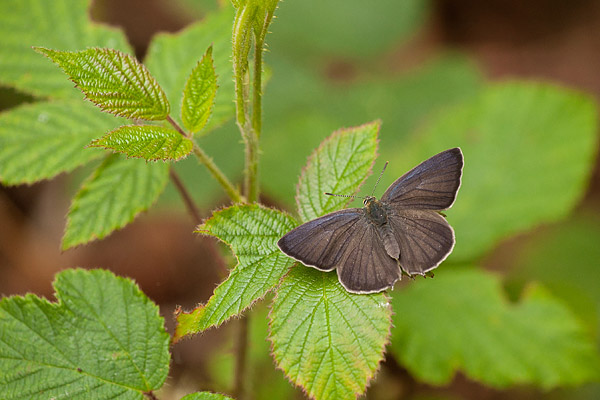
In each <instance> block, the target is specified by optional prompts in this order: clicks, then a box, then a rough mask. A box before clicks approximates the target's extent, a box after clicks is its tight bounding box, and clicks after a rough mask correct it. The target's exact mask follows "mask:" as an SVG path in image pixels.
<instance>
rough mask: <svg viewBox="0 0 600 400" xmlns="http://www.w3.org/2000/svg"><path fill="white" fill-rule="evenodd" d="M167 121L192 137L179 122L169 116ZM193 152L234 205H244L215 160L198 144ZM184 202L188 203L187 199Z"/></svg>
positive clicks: (177, 129) (242, 199)
mask: <svg viewBox="0 0 600 400" xmlns="http://www.w3.org/2000/svg"><path fill="white" fill-rule="evenodd" d="M167 121H169V123H170V124H171V125H172V126H173V127H174V128H175V130H176V131H177V132H179V133H181V135H182V136H183V137H186V138H190V136H189V135H188V134H187V133H185V131H184V130H183V129H182V128H181V126H179V124H178V123H177V121H175V120H174V119H173V118H171V116H167ZM190 139H191V138H190ZM193 151H194V155H196V157H197V158H198V160H199V161H200V163H202V164H204V166H205V167H206V168H207V169H208V172H210V174H211V175H212V176H213V178H215V179H216V181H217V182H219V184H220V185H221V186H222V187H223V189H224V190H225V193H227V195H228V196H229V198H230V199H231V201H233V202H234V203H243V202H244V198H243V197H242V195H241V194H240V192H239V191H238V190H237V189H236V187H235V186H233V184H232V183H231V182H230V181H229V179H227V177H226V176H225V174H224V173H223V172H222V171H221V170H220V169H219V167H217V164H215V162H214V161H213V159H212V158H211V157H209V156H208V154H206V153H205V152H204V150H202V148H201V147H200V146H198V144H196V142H194V147H193ZM178 189H179V188H178ZM184 201H186V200H185V198H184Z"/></svg>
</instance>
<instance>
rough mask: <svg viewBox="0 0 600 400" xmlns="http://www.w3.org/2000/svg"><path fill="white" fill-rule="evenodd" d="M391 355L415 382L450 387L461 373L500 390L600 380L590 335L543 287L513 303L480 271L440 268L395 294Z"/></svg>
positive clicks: (497, 285) (534, 288)
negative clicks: (515, 386)
mask: <svg viewBox="0 0 600 400" xmlns="http://www.w3.org/2000/svg"><path fill="white" fill-rule="evenodd" d="M392 304H393V307H394V310H395V316H394V328H393V330H392V348H391V350H392V353H393V354H394V356H396V357H397V358H398V359H399V360H401V361H402V363H403V365H404V366H405V367H406V368H408V369H409V370H410V372H411V373H412V374H413V375H414V376H415V377H417V378H418V379H420V380H422V381H425V382H428V383H432V384H437V385H440V384H445V383H448V382H449V381H450V379H451V378H452V376H453V374H454V372H455V371H456V370H460V371H461V372H463V373H464V374H465V375H467V376H468V377H470V378H471V379H475V380H478V381H481V382H483V383H485V384H488V385H491V386H495V387H506V386H509V385H515V384H535V385H539V386H541V387H543V388H546V389H548V388H552V387H556V386H558V385H574V384H581V383H582V382H587V381H590V380H592V379H597V378H598V377H599V373H598V372H599V371H600V359H599V358H598V354H597V350H596V348H595V345H594V343H593V341H592V340H591V338H590V337H589V334H588V333H587V332H585V330H584V329H583V328H582V327H581V325H580V323H579V321H578V320H577V319H576V318H575V317H574V316H573V315H572V314H571V313H570V311H569V310H568V309H567V308H566V307H565V306H564V305H563V304H562V303H560V302H559V301H557V300H556V299H555V298H554V297H553V296H551V295H550V294H549V293H548V292H547V291H546V290H544V289H543V288H542V287H539V286H534V287H531V288H529V290H528V291H527V293H526V294H525V296H524V298H523V299H521V300H520V301H519V302H518V303H517V304H511V303H509V302H508V300H507V299H506V298H505V296H504V294H503V291H502V287H501V285H500V282H499V280H498V279H497V278H495V277H493V276H492V275H490V274H488V273H484V272H481V271H477V270H466V269H463V270H454V271H447V270H445V271H443V272H441V273H439V274H436V276H435V278H434V279H432V280H430V279H427V280H417V281H415V282H412V283H411V284H410V286H408V287H406V288H404V289H403V290H401V291H396V292H394V294H393V300H392Z"/></svg>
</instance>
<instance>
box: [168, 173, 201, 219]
mask: <svg viewBox="0 0 600 400" xmlns="http://www.w3.org/2000/svg"><path fill="white" fill-rule="evenodd" d="M169 175H170V176H171V180H172V181H173V184H174V185H175V187H176V188H177V191H179V195H180V196H181V198H182V199H183V202H184V203H185V207H186V208H187V210H188V212H189V213H190V215H191V216H192V218H193V219H194V223H195V224H196V225H200V224H201V223H202V217H201V216H200V211H198V207H196V204H194V201H193V200H192V196H190V193H189V192H188V190H187V189H186V187H185V186H184V185H183V182H182V181H181V179H180V178H179V175H177V172H175V169H174V168H173V166H171V168H170V169H169Z"/></svg>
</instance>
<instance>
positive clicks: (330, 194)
mask: <svg viewBox="0 0 600 400" xmlns="http://www.w3.org/2000/svg"><path fill="white" fill-rule="evenodd" d="M325 194H326V195H327V196H336V197H352V198H353V199H354V198H356V197H358V198H359V199H362V198H363V197H361V196H355V195H353V194H334V193H328V192H325Z"/></svg>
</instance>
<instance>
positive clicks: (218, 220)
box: [175, 204, 295, 340]
mask: <svg viewBox="0 0 600 400" xmlns="http://www.w3.org/2000/svg"><path fill="white" fill-rule="evenodd" d="M294 225H295V222H294V220H293V219H292V218H291V217H290V216H288V215H286V214H284V213H282V212H281V211H277V210H272V209H269V208H265V207H262V206H259V205H256V204H252V205H244V206H232V207H229V208H225V209H223V210H220V211H217V212H215V213H214V214H213V216H212V217H211V218H210V219H208V220H207V221H206V222H204V224H203V225H200V226H199V227H198V229H199V231H200V232H202V233H204V234H207V235H210V236H214V237H216V238H218V239H220V240H222V241H223V242H225V243H227V244H228V245H229V246H231V250H232V251H233V253H234V254H235V255H236V257H237V258H238V261H239V263H238V264H237V265H236V266H235V267H234V268H233V269H232V271H231V273H230V275H229V277H228V278H227V279H226V280H225V281H224V282H223V283H221V284H220V285H219V286H218V287H217V288H216V289H215V292H214V294H213V296H212V297H211V298H210V299H209V300H208V302H207V303H206V304H204V305H200V306H199V307H198V308H196V309H195V310H193V311H191V312H189V313H179V314H178V315H177V324H178V325H177V329H176V331H175V339H176V340H177V339H179V338H181V337H183V336H185V335H189V334H192V333H197V332H200V331H203V330H205V329H208V328H210V327H213V326H218V325H221V324H222V323H223V322H225V321H227V320H228V319H229V318H231V317H232V316H234V315H238V314H240V313H241V312H243V311H244V310H245V309H247V308H248V307H250V306H251V305H252V304H253V303H254V302H255V301H256V300H258V299H260V298H262V297H263V296H264V295H265V294H266V293H267V292H268V291H269V290H271V289H272V288H273V287H274V286H275V285H276V284H277V283H278V282H279V280H280V279H281V276H282V275H283V274H284V273H285V272H286V271H287V269H288V267H289V266H290V265H291V264H292V262H293V261H291V260H290V259H289V258H288V257H286V256H285V255H284V254H283V253H281V251H280V250H279V248H277V245H276V243H277V241H278V240H279V238H280V237H281V236H283V235H284V234H285V233H286V232H288V231H289V230H290V229H292V228H293V227H294Z"/></svg>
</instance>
